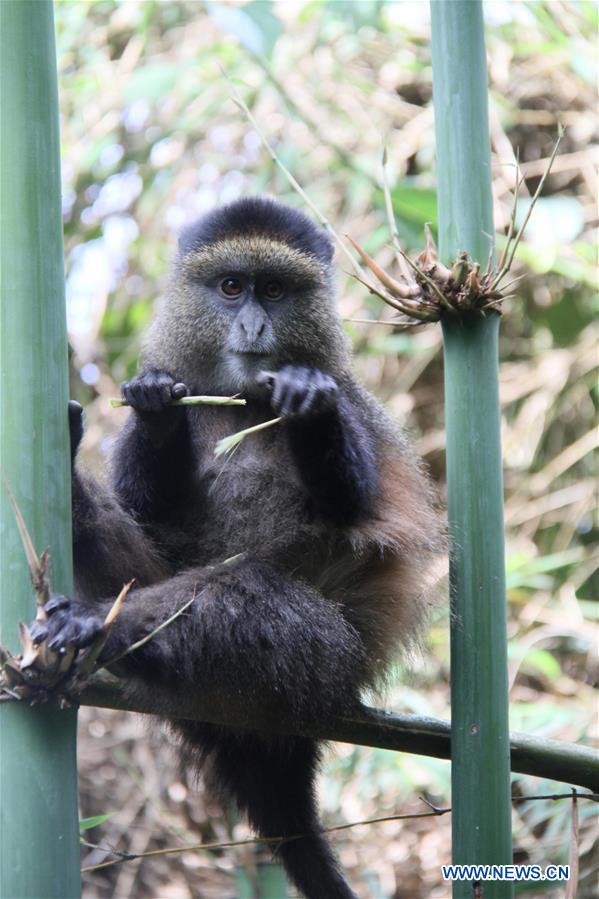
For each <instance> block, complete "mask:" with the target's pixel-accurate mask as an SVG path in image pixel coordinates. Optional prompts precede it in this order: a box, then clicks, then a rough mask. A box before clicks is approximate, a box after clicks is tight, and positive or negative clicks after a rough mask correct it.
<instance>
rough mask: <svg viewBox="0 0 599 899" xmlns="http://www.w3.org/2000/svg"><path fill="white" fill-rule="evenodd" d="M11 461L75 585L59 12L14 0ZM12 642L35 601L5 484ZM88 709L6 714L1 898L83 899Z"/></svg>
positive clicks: (5, 581)
mask: <svg viewBox="0 0 599 899" xmlns="http://www.w3.org/2000/svg"><path fill="white" fill-rule="evenodd" d="M0 51H1V56H0V58H1V74H2V78H1V95H0V106H1V111H0V115H1V118H0V126H1V127H0V189H1V192H2V220H1V231H0V260H1V280H0V293H1V306H0V367H1V378H0V452H1V459H0V461H1V464H2V470H3V474H4V477H5V478H6V480H7V482H8V483H9V485H10V487H11V489H12V491H13V493H14V495H15V497H16V500H17V503H18V505H19V507H20V509H21V511H22V513H23V516H24V518H25V521H26V523H27V527H28V529H29V531H30V534H31V536H32V539H33V541H34V544H35V546H36V548H37V549H38V551H41V550H43V549H49V551H50V554H51V564H52V569H51V577H52V583H53V585H54V588H55V589H56V590H57V591H64V592H68V591H69V590H70V589H71V586H72V582H71V578H72V561H71V531H70V473H69V457H68V434H67V423H66V420H67V417H66V408H67V342H66V324H65V305H64V281H63V253H62V219H61V204H60V157H59V130H58V94H57V78H56V58H55V45H54V26H53V9H52V3H51V2H48V0H33V2H28V3H24V2H21V0H3V2H1V3H0ZM0 491H2V492H3V496H2V504H1V506H2V509H1V519H0V520H1V530H0V537H1V546H2V566H1V571H0V577H1V581H0V640H1V641H2V642H3V643H4V644H5V645H6V646H8V647H9V648H11V649H13V650H14V649H16V647H15V637H16V634H17V622H18V621H20V620H21V621H28V620H30V619H31V618H32V617H33V614H34V611H35V609H34V603H33V594H32V589H31V584H30V580H29V573H28V568H27V564H26V560H25V555H24V552H23V547H22V545H21V542H20V538H19V534H18V531H17V527H16V524H15V521H14V516H13V513H12V510H11V508H10V505H9V503H8V502H7V501H6V493H4V488H3V487H1V486H0ZM75 750H76V712H75V710H69V711H59V710H57V709H56V708H52V707H50V706H38V707H36V708H30V707H28V706H27V705H25V704H22V705H21V704H18V703H10V704H4V705H2V706H1V707H0V816H1V817H0V899H33V897H34V899H50V897H52V899H54V897H56V899H72V897H73V899H74V897H76V896H79V893H80V877H79V838H78V820H77V818H78V814H77V768H76V751H75Z"/></svg>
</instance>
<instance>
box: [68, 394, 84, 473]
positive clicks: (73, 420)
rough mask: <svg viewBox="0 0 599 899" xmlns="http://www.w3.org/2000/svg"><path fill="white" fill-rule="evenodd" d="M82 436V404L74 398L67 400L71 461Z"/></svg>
mask: <svg viewBox="0 0 599 899" xmlns="http://www.w3.org/2000/svg"><path fill="white" fill-rule="evenodd" d="M82 437H83V406H81V405H80V403H78V402H77V401H76V400H69V438H70V443H71V462H72V461H73V460H74V458H75V456H76V455H77V450H78V448H79V444H80V443H81V438H82Z"/></svg>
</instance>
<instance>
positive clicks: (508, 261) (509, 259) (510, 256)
mask: <svg viewBox="0 0 599 899" xmlns="http://www.w3.org/2000/svg"><path fill="white" fill-rule="evenodd" d="M563 136H564V129H563V128H562V127H561V126H560V128H559V131H558V135H557V140H556V142H555V146H554V148H553V153H552V154H551V156H550V157H549V162H548V164H547V168H546V169H545V171H544V172H543V176H542V178H541V180H540V181H539V184H538V187H537V189H536V191H535V193H534V196H533V198H532V200H531V201H530V204H529V206H528V209H527V211H526V215H525V216H524V221H523V222H522V224H521V225H520V228H519V230H518V233H517V234H516V236H515V238H514V240H513V241H512V245H511V246H510V248H509V251H508V252H507V253H506V257H505V261H504V264H503V265H500V266H499V272H498V274H497V277H496V278H495V280H494V282H493V287H496V286H497V285H498V284H499V282H500V281H501V280H502V279H503V278H504V277H505V275H506V274H507V273H508V272H509V270H510V268H511V267H512V263H513V261H514V256H515V255H516V250H517V249H518V244H519V243H520V241H521V240H522V235H523V234H524V231H525V230H526V226H527V225H528V222H529V219H530V217H531V215H532V211H533V209H534V208H535V206H536V203H537V200H538V199H539V196H540V195H541V191H542V190H543V187H544V185H545V181H546V180H547V177H548V175H549V172H550V171H551V166H552V165H553V161H554V159H555V157H556V155H557V151H558V149H559V145H560V143H561V140H562V137H563Z"/></svg>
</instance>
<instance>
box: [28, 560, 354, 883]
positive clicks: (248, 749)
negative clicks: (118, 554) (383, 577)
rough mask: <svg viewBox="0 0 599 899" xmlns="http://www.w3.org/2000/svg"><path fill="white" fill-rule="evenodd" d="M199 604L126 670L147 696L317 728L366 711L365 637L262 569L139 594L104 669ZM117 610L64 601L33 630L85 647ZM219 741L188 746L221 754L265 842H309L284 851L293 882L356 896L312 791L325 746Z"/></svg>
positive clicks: (126, 661) (202, 574)
mask: <svg viewBox="0 0 599 899" xmlns="http://www.w3.org/2000/svg"><path fill="white" fill-rule="evenodd" d="M194 597H195V599H194ZM190 599H192V600H194V601H193V602H192V603H191V604H190V605H189V607H188V608H187V609H186V611H185V612H184V613H183V614H181V615H180V616H179V617H177V618H175V620H173V621H172V622H171V623H170V624H169V625H167V626H166V627H164V628H162V630H160V631H159V632H158V633H156V634H155V635H154V636H153V638H152V639H151V640H149V641H148V642H146V643H145V644H144V645H143V646H141V647H140V648H139V649H137V650H136V651H135V652H133V653H131V654H129V655H127V656H125V658H123V659H122V660H121V662H120V665H121V666H122V667H124V668H125V669H126V670H127V671H128V672H129V673H130V674H131V675H133V677H132V679H131V682H130V689H131V690H132V691H133V692H134V693H135V694H137V695H138V696H139V695H141V696H143V695H147V696H148V697H150V698H151V699H153V700H154V702H156V689H155V687H154V684H160V685H161V686H162V687H165V688H166V691H165V692H166V695H167V697H168V692H169V689H172V690H174V691H180V690H185V691H186V692H187V693H189V694H190V695H194V694H195V695H197V696H198V700H199V699H200V697H201V694H202V693H204V695H206V694H208V695H211V696H216V697H218V698H219V700H220V701H221V702H222V703H223V704H230V705H231V707H235V708H236V709H240V708H241V709H243V710H244V711H245V712H246V713H249V714H250V715H251V711H252V709H254V710H261V711H262V710H264V709H267V710H271V711H272V712H274V713H283V714H292V715H297V716H299V717H310V718H313V719H314V718H316V719H322V718H324V717H325V716H326V715H327V714H329V713H330V712H331V711H333V710H336V711H341V710H348V709H352V708H355V707H356V705H357V704H358V702H359V688H360V683H361V682H362V680H363V678H364V669H365V665H364V651H363V647H362V643H361V640H360V637H359V635H358V633H357V631H355V629H354V628H353V627H352V626H351V625H350V624H349V623H348V622H347V621H346V619H345V618H344V617H343V615H342V614H341V612H340V610H339V608H338V607H337V606H335V605H334V604H333V603H331V602H329V601H327V600H325V599H324V598H323V597H322V596H320V595H319V594H318V593H317V592H316V591H314V590H313V589H311V588H310V587H309V586H308V585H307V584H305V583H303V582H301V581H298V580H296V579H294V578H292V577H290V576H289V575H286V574H284V573H282V572H280V571H278V570H277V569H276V568H275V567H274V566H272V565H270V564H267V563H264V562H261V561H258V560H251V559H249V560H243V561H240V562H238V563H232V564H229V565H221V566H220V567H218V568H215V569H206V568H200V569H195V570H190V571H187V572H184V573H183V574H179V575H177V576H176V577H174V578H171V579H170V580H167V581H164V582H162V583H160V584H156V585H154V586H151V587H146V588H141V589H138V590H135V591H132V592H131V593H130V595H129V596H128V597H127V599H126V601H125V602H124V604H123V607H122V609H121V612H120V614H119V616H118V618H117V619H116V621H115V623H114V625H113V628H112V630H111V633H110V636H109V639H108V642H107V644H106V648H105V652H104V655H103V658H105V660H106V661H108V660H110V659H111V658H115V657H116V656H118V655H120V654H121V653H122V652H123V651H124V650H126V649H127V648H128V647H129V646H130V645H132V644H133V643H134V642H135V641H137V640H139V639H140V638H141V637H143V636H146V635H147V634H149V633H151V632H152V631H153V630H154V629H155V628H156V627H157V626H158V625H160V624H161V623H163V622H164V621H166V619H167V618H168V617H169V616H171V615H173V614H174V613H175V612H176V611H178V610H180V609H181V608H182V607H183V605H184V604H185V603H187V602H189V600H190ZM110 603H111V601H109V600H103V601H100V602H99V603H98V604H97V606H96V614H94V611H93V609H92V607H91V606H90V607H85V606H83V605H81V604H80V603H76V602H72V601H70V600H68V599H66V598H64V597H63V598H58V597H57V598H54V599H53V600H51V601H50V603H48V604H47V611H48V613H49V618H48V621H47V622H46V624H45V625H44V626H43V628H41V627H40V626H39V625H37V626H36V625H34V626H33V631H32V633H33V637H34V639H35V640H37V641H38V642H39V641H40V640H41V639H45V638H47V639H48V641H49V644H50V646H51V647H52V648H53V649H60V648H61V647H63V646H66V645H68V644H71V645H75V646H82V645H85V644H87V643H89V642H90V640H91V639H93V636H94V633H95V632H97V631H98V630H99V628H100V627H101V623H102V619H103V617H104V616H105V614H106V612H107V610H108V608H109V606H110ZM164 697H165V693H164V692H163V693H162V702H163V706H162V709H161V712H162V714H164V715H165V716H166V717H172V707H171V706H170V703H169V701H168V698H166V699H165V698H164ZM173 705H174V702H173ZM198 708H199V709H200V708H201V702H198ZM177 726H179V725H177ZM217 732H218V729H208V730H205V731H203V730H202V728H201V727H200V728H199V730H196V731H194V727H193V726H191V725H190V726H189V727H188V730H187V734H186V735H187V737H188V739H189V738H190V737H191V740H192V743H193V744H194V746H195V748H196V749H197V750H199V752H200V754H201V753H202V750H203V751H204V752H205V751H206V750H208V751H210V750H212V749H214V751H215V755H214V758H215V765H216V768H215V770H216V772H217V777H218V779H219V781H220V782H221V784H223V785H224V786H225V787H226V788H227V789H228V790H229V791H230V792H231V793H232V794H233V795H234V796H235V797H236V799H237V801H238V802H239V804H240V806H241V807H242V808H245V809H247V810H248V812H249V815H250V818H251V820H252V821H253V823H254V824H255V826H256V827H257V828H258V829H259V830H260V832H261V833H264V834H265V835H267V836H277V835H281V834H283V835H289V836H291V835H294V834H296V833H298V832H299V833H302V834H306V835H307V836H305V837H303V838H302V840H298V841H293V842H291V841H290V842H289V844H285V845H284V846H283V847H282V848H281V850H280V851H281V856H282V858H283V860H284V862H285V865H286V867H287V870H288V871H289V873H290V876H291V877H292V878H293V879H294V881H295V882H296V883H297V884H298V885H299V886H300V888H301V889H303V890H304V891H305V894H306V896H308V897H309V899H350V897H352V896H353V894H352V893H351V891H350V890H349V888H348V887H347V886H346V884H345V882H344V880H343V878H342V876H341V875H340V873H339V870H338V868H337V865H336V863H335V861H334V857H333V855H332V853H331V851H330V849H329V847H328V844H327V843H326V841H325V840H324V839H323V838H322V836H321V835H320V834H319V832H318V826H319V825H318V819H317V816H316V811H315V807H314V800H313V792H312V790H313V786H312V785H313V779H314V773H315V768H316V762H317V751H316V748H315V745H314V744H313V743H312V742H311V741H309V740H282V741H276V742H274V743H269V744H266V743H259V747H260V748H258V749H257V748H256V747H255V744H254V743H253V742H252V740H251V739H249V740H248V739H246V738H244V737H242V736H240V737H238V738H236V739H237V742H236V743H235V742H234V743H233V744H231V747H230V746H229V742H228V741H227V740H221V739H220V738H218V739H216V738H214V734H215V733H217ZM203 733H204V734H205V736H202V734H203ZM194 734H195V736H196V737H197V738H198V741H196V740H194ZM235 747H237V748H235ZM265 747H266V748H265Z"/></svg>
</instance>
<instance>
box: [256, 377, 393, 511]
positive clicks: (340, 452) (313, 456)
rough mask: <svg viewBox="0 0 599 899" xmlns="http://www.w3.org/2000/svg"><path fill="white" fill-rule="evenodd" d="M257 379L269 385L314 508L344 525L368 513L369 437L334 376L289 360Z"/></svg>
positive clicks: (373, 482)
mask: <svg viewBox="0 0 599 899" xmlns="http://www.w3.org/2000/svg"><path fill="white" fill-rule="evenodd" d="M261 380H262V382H263V383H266V384H268V385H269V386H270V387H271V389H272V398H271V403H272V406H273V409H274V410H275V411H276V413H277V414H278V415H280V416H281V417H282V418H283V419H284V421H285V429H286V431H287V434H288V437H289V441H290V445H291V450H292V452H293V456H294V458H295V462H296V464H297V467H298V469H299V472H300V475H301V477H302V480H303V482H304V484H305V486H306V487H307V488H308V491H309V493H310V496H311V499H312V502H313V504H314V508H315V511H316V512H318V513H320V514H322V515H324V516H325V517H327V518H328V519H330V520H332V521H334V522H335V523H336V524H341V525H346V526H347V525H352V524H355V523H356V522H357V521H359V520H360V519H361V518H362V517H364V516H367V515H368V514H369V513H371V511H372V506H373V502H374V499H375V496H376V492H377V486H378V471H377V462H376V457H375V452H374V447H373V442H372V438H371V436H370V434H369V433H368V431H367V430H366V428H365V427H364V425H363V424H362V422H361V420H360V417H359V415H358V412H357V410H356V409H355V408H354V406H353V404H352V403H351V401H350V400H349V399H348V397H347V396H346V395H345V394H344V392H343V391H342V389H341V388H340V387H339V385H338V384H337V382H336V381H335V380H334V379H333V378H332V377H331V376H330V375H328V374H326V373H325V372H322V371H319V370H318V369H310V368H304V367H302V366H295V365H288V366H286V367H284V368H282V369H281V370H280V371H278V372H265V373H264V375H263V376H262V377H261Z"/></svg>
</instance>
